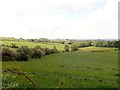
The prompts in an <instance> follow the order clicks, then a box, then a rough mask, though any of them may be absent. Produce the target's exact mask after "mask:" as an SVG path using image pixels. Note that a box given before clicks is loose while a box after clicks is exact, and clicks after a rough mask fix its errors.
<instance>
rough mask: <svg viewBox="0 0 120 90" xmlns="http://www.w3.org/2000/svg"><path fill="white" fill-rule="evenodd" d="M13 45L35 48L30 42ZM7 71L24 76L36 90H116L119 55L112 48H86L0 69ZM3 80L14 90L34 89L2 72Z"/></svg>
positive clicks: (7, 64)
mask: <svg viewBox="0 0 120 90" xmlns="http://www.w3.org/2000/svg"><path fill="white" fill-rule="evenodd" d="M4 43H7V44H8V43H10V42H8V41H6V42H4ZM16 44H17V45H23V44H25V45H27V44H29V45H31V47H32V46H34V45H36V43H32V44H30V42H29V43H24V42H22V43H19V42H16ZM42 45H43V46H45V44H41V46H42ZM46 46H47V47H53V46H51V45H48V44H47V45H46ZM46 46H45V47H46ZM56 47H57V48H58V49H59V50H62V48H63V46H62V45H57V46H56ZM8 68H16V69H17V71H22V72H25V73H26V75H27V76H28V77H29V78H31V80H32V81H33V82H34V84H35V87H36V88H118V75H119V74H118V51H114V48H97V47H86V48H80V49H79V50H78V51H75V52H60V53H57V54H52V55H47V56H44V57H42V58H40V59H31V60H29V61H19V62H18V61H11V62H3V63H2V69H3V70H7V69H8ZM6 73H7V74H6ZM2 77H3V83H6V82H8V83H9V82H12V84H15V86H14V87H16V88H17V87H21V88H28V87H29V88H30V87H31V88H32V87H33V85H32V84H31V83H30V82H29V80H27V79H25V77H24V76H19V75H18V76H17V75H16V74H13V73H10V72H3V76H2Z"/></svg>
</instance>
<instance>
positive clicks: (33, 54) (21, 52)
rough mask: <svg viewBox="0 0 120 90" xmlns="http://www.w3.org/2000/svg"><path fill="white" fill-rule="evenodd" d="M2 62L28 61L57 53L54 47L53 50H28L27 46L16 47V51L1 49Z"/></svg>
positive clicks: (36, 48) (37, 48)
mask: <svg viewBox="0 0 120 90" xmlns="http://www.w3.org/2000/svg"><path fill="white" fill-rule="evenodd" d="M1 53H2V61H28V60H29V59H30V58H32V59H34V58H35V59H38V58H41V57H42V56H45V55H49V54H54V53H58V50H57V49H56V47H55V46H54V47H53V49H49V48H41V47H40V46H36V47H34V48H28V46H21V47H18V48H17V49H16V50H11V48H8V47H3V48H2V52H1Z"/></svg>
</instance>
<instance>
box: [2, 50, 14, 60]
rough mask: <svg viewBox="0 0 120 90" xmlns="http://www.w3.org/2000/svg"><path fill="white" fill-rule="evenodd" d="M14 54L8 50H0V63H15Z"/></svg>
mask: <svg viewBox="0 0 120 90" xmlns="http://www.w3.org/2000/svg"><path fill="white" fill-rule="evenodd" d="M15 60H16V54H15V53H14V52H13V51H11V50H10V49H9V48H2V61H15Z"/></svg>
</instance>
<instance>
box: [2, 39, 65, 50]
mask: <svg viewBox="0 0 120 90" xmlns="http://www.w3.org/2000/svg"><path fill="white" fill-rule="evenodd" d="M1 43H2V44H4V45H12V44H15V45H17V46H28V47H29V48H33V47H35V46H37V45H39V46H41V47H42V48H45V47H47V48H53V47H54V46H56V48H57V49H58V50H59V51H63V49H64V45H63V44H60V43H50V42H35V43H33V42H28V41H12V42H11V41H2V42H1Z"/></svg>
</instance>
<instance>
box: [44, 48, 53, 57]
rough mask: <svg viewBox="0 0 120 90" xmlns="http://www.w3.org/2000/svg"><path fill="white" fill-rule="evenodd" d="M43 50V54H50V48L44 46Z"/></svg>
mask: <svg viewBox="0 0 120 90" xmlns="http://www.w3.org/2000/svg"><path fill="white" fill-rule="evenodd" d="M44 52H45V55H49V54H51V52H52V49H49V48H45V49H44Z"/></svg>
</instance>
